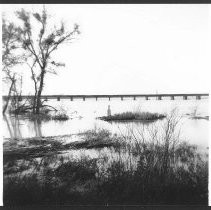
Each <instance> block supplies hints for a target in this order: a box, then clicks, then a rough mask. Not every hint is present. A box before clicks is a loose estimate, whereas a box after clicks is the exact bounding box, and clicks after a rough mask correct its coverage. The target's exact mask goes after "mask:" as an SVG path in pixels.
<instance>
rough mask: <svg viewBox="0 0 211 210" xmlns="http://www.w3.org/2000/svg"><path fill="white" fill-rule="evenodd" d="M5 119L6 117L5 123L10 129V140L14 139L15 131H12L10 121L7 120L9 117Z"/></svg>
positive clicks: (5, 116)
mask: <svg viewBox="0 0 211 210" xmlns="http://www.w3.org/2000/svg"><path fill="white" fill-rule="evenodd" d="M3 117H4V121H5V122H6V124H7V128H8V131H9V133H10V138H13V137H14V135H13V131H12V129H11V127H10V124H9V121H8V119H7V115H4V116H3Z"/></svg>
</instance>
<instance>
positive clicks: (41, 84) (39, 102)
mask: <svg viewBox="0 0 211 210" xmlns="http://www.w3.org/2000/svg"><path fill="white" fill-rule="evenodd" d="M44 76H45V67H43V68H42V69H41V75H40V86H39V90H38V92H37V97H36V99H37V100H36V112H35V113H36V114H39V113H40V107H41V99H40V97H41V94H42V90H43V84H44Z"/></svg>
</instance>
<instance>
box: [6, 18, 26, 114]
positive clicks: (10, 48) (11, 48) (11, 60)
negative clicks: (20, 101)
mask: <svg viewBox="0 0 211 210" xmlns="http://www.w3.org/2000/svg"><path fill="white" fill-rule="evenodd" d="M18 33H19V30H18V28H17V27H16V26H15V25H14V24H13V23H10V22H7V21H6V20H5V19H4V18H3V19H2V67H3V68H2V71H3V73H4V75H5V76H4V81H5V82H7V83H10V87H9V91H8V94H7V98H6V104H5V106H4V108H3V113H5V112H6V110H7V107H8V104H9V101H10V97H11V94H12V92H13V91H14V93H17V86H16V81H17V80H18V75H17V73H15V72H14V71H13V70H12V68H13V67H14V66H15V65H17V64H19V63H21V62H22V61H23V59H24V55H23V54H19V55H18V54H17V53H16V51H17V49H18V48H19V41H20V40H19V34H18Z"/></svg>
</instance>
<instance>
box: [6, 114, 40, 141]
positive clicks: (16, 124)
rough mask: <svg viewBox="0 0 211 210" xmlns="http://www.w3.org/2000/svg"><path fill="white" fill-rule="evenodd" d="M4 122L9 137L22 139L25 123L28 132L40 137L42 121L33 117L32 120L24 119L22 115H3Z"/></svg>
mask: <svg viewBox="0 0 211 210" xmlns="http://www.w3.org/2000/svg"><path fill="white" fill-rule="evenodd" d="M3 119H4V122H5V124H6V126H7V130H8V132H9V136H7V137H10V138H11V139H22V138H24V132H25V131H24V129H23V127H24V126H25V125H26V124H27V127H28V132H29V133H31V135H32V136H33V137H42V129H41V128H42V126H41V125H42V121H41V120H39V119H35V120H33V121H31V122H30V121H29V120H24V119H23V117H21V116H19V115H15V116H14V115H9V116H8V115H4V116H3Z"/></svg>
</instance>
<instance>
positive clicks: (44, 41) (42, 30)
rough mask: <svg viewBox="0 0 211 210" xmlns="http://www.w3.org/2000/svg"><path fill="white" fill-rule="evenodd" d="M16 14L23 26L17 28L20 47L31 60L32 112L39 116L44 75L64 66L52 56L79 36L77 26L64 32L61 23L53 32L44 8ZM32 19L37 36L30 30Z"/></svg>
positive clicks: (64, 29)
mask: <svg viewBox="0 0 211 210" xmlns="http://www.w3.org/2000/svg"><path fill="white" fill-rule="evenodd" d="M16 14H17V17H18V18H19V19H20V20H21V21H22V23H23V26H22V27H20V28H19V33H20V40H21V42H22V47H23V49H24V51H25V52H27V53H28V54H29V57H30V58H31V59H32V61H31V63H32V64H31V65H30V70H31V75H32V80H33V82H34V89H35V97H34V106H33V111H34V113H36V114H39V113H40V108H41V105H42V102H41V95H42V91H43V87H44V81H45V76H46V74H47V73H53V74H56V70H55V69H54V68H55V67H60V66H64V64H62V63H60V62H56V61H54V60H53V59H52V54H53V53H54V52H55V51H56V50H57V49H58V48H59V47H60V46H61V45H62V44H64V43H68V42H70V41H71V40H73V39H74V37H75V35H76V34H79V26H78V25H77V24H75V26H74V28H73V29H72V30H66V28H65V26H64V24H63V23H62V22H61V24H60V26H59V27H54V29H53V30H50V29H49V25H50V24H49V22H48V20H49V16H48V14H47V11H46V10H45V8H43V11H42V12H41V13H30V12H27V11H25V10H24V9H22V10H21V11H18V12H16ZM32 17H33V18H34V19H35V20H36V22H37V23H38V24H39V33H38V35H37V36H36V34H35V32H34V30H32V27H33V25H32V23H31V18H32ZM34 37H36V38H34ZM35 69H36V70H37V69H39V71H38V72H37V71H36V70H35Z"/></svg>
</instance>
